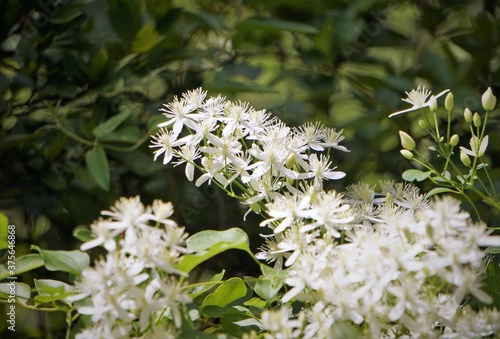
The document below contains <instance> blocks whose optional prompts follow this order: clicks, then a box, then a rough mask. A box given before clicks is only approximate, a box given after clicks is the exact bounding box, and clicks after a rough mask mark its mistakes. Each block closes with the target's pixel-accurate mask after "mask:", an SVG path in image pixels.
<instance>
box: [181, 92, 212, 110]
mask: <svg viewBox="0 0 500 339" xmlns="http://www.w3.org/2000/svg"><path fill="white" fill-rule="evenodd" d="M206 96H207V91H204V90H203V89H202V88H201V87H200V88H197V89H193V90H191V91H187V92H186V93H184V94H183V95H182V98H183V99H184V100H185V101H186V103H189V104H190V105H191V106H192V107H193V109H199V108H200V107H201V106H202V105H203V101H204V100H205V97H206Z"/></svg>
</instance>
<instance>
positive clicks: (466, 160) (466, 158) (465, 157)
mask: <svg viewBox="0 0 500 339" xmlns="http://www.w3.org/2000/svg"><path fill="white" fill-rule="evenodd" d="M460 161H462V164H464V165H465V166H466V167H470V164H471V162H470V158H469V156H468V155H467V154H465V153H464V152H463V151H460Z"/></svg>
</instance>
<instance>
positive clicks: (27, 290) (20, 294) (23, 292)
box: [0, 281, 31, 304]
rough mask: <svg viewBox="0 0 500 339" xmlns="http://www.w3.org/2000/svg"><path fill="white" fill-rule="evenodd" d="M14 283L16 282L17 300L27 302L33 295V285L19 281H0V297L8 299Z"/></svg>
mask: <svg viewBox="0 0 500 339" xmlns="http://www.w3.org/2000/svg"><path fill="white" fill-rule="evenodd" d="M12 283H14V284H15V291H16V299H17V301H19V302H20V303H23V304H26V302H27V301H28V300H29V298H30V297H31V287H30V286H29V285H26V284H24V283H21V282H17V281H13V282H8V283H0V299H4V300H8V298H9V296H10V291H11V287H12Z"/></svg>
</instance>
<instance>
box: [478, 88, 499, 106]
mask: <svg viewBox="0 0 500 339" xmlns="http://www.w3.org/2000/svg"><path fill="white" fill-rule="evenodd" d="M481 102H482V104H483V108H484V109H485V110H486V111H491V110H492V109H493V108H495V105H496V104H497V98H496V97H495V96H494V95H493V92H492V91H491V87H488V89H487V90H486V92H484V94H483V96H482V97H481Z"/></svg>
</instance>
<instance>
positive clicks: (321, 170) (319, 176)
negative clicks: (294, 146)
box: [301, 154, 345, 190]
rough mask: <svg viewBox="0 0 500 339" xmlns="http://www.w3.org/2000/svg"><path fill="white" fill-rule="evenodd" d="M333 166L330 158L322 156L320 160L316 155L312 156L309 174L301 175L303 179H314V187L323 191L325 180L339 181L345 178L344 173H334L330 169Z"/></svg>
mask: <svg viewBox="0 0 500 339" xmlns="http://www.w3.org/2000/svg"><path fill="white" fill-rule="evenodd" d="M331 164H332V162H331V161H329V159H328V157H327V156H325V155H324V154H321V155H320V157H319V159H318V156H317V155H316V154H311V156H310V157H309V166H308V167H309V172H308V173H306V174H303V175H301V176H302V177H308V178H314V186H315V187H316V188H317V189H319V190H322V189H323V179H328V180H338V179H342V178H343V177H345V173H344V172H340V171H334V170H333V169H335V167H334V168H333V169H331V168H330V165H331Z"/></svg>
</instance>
